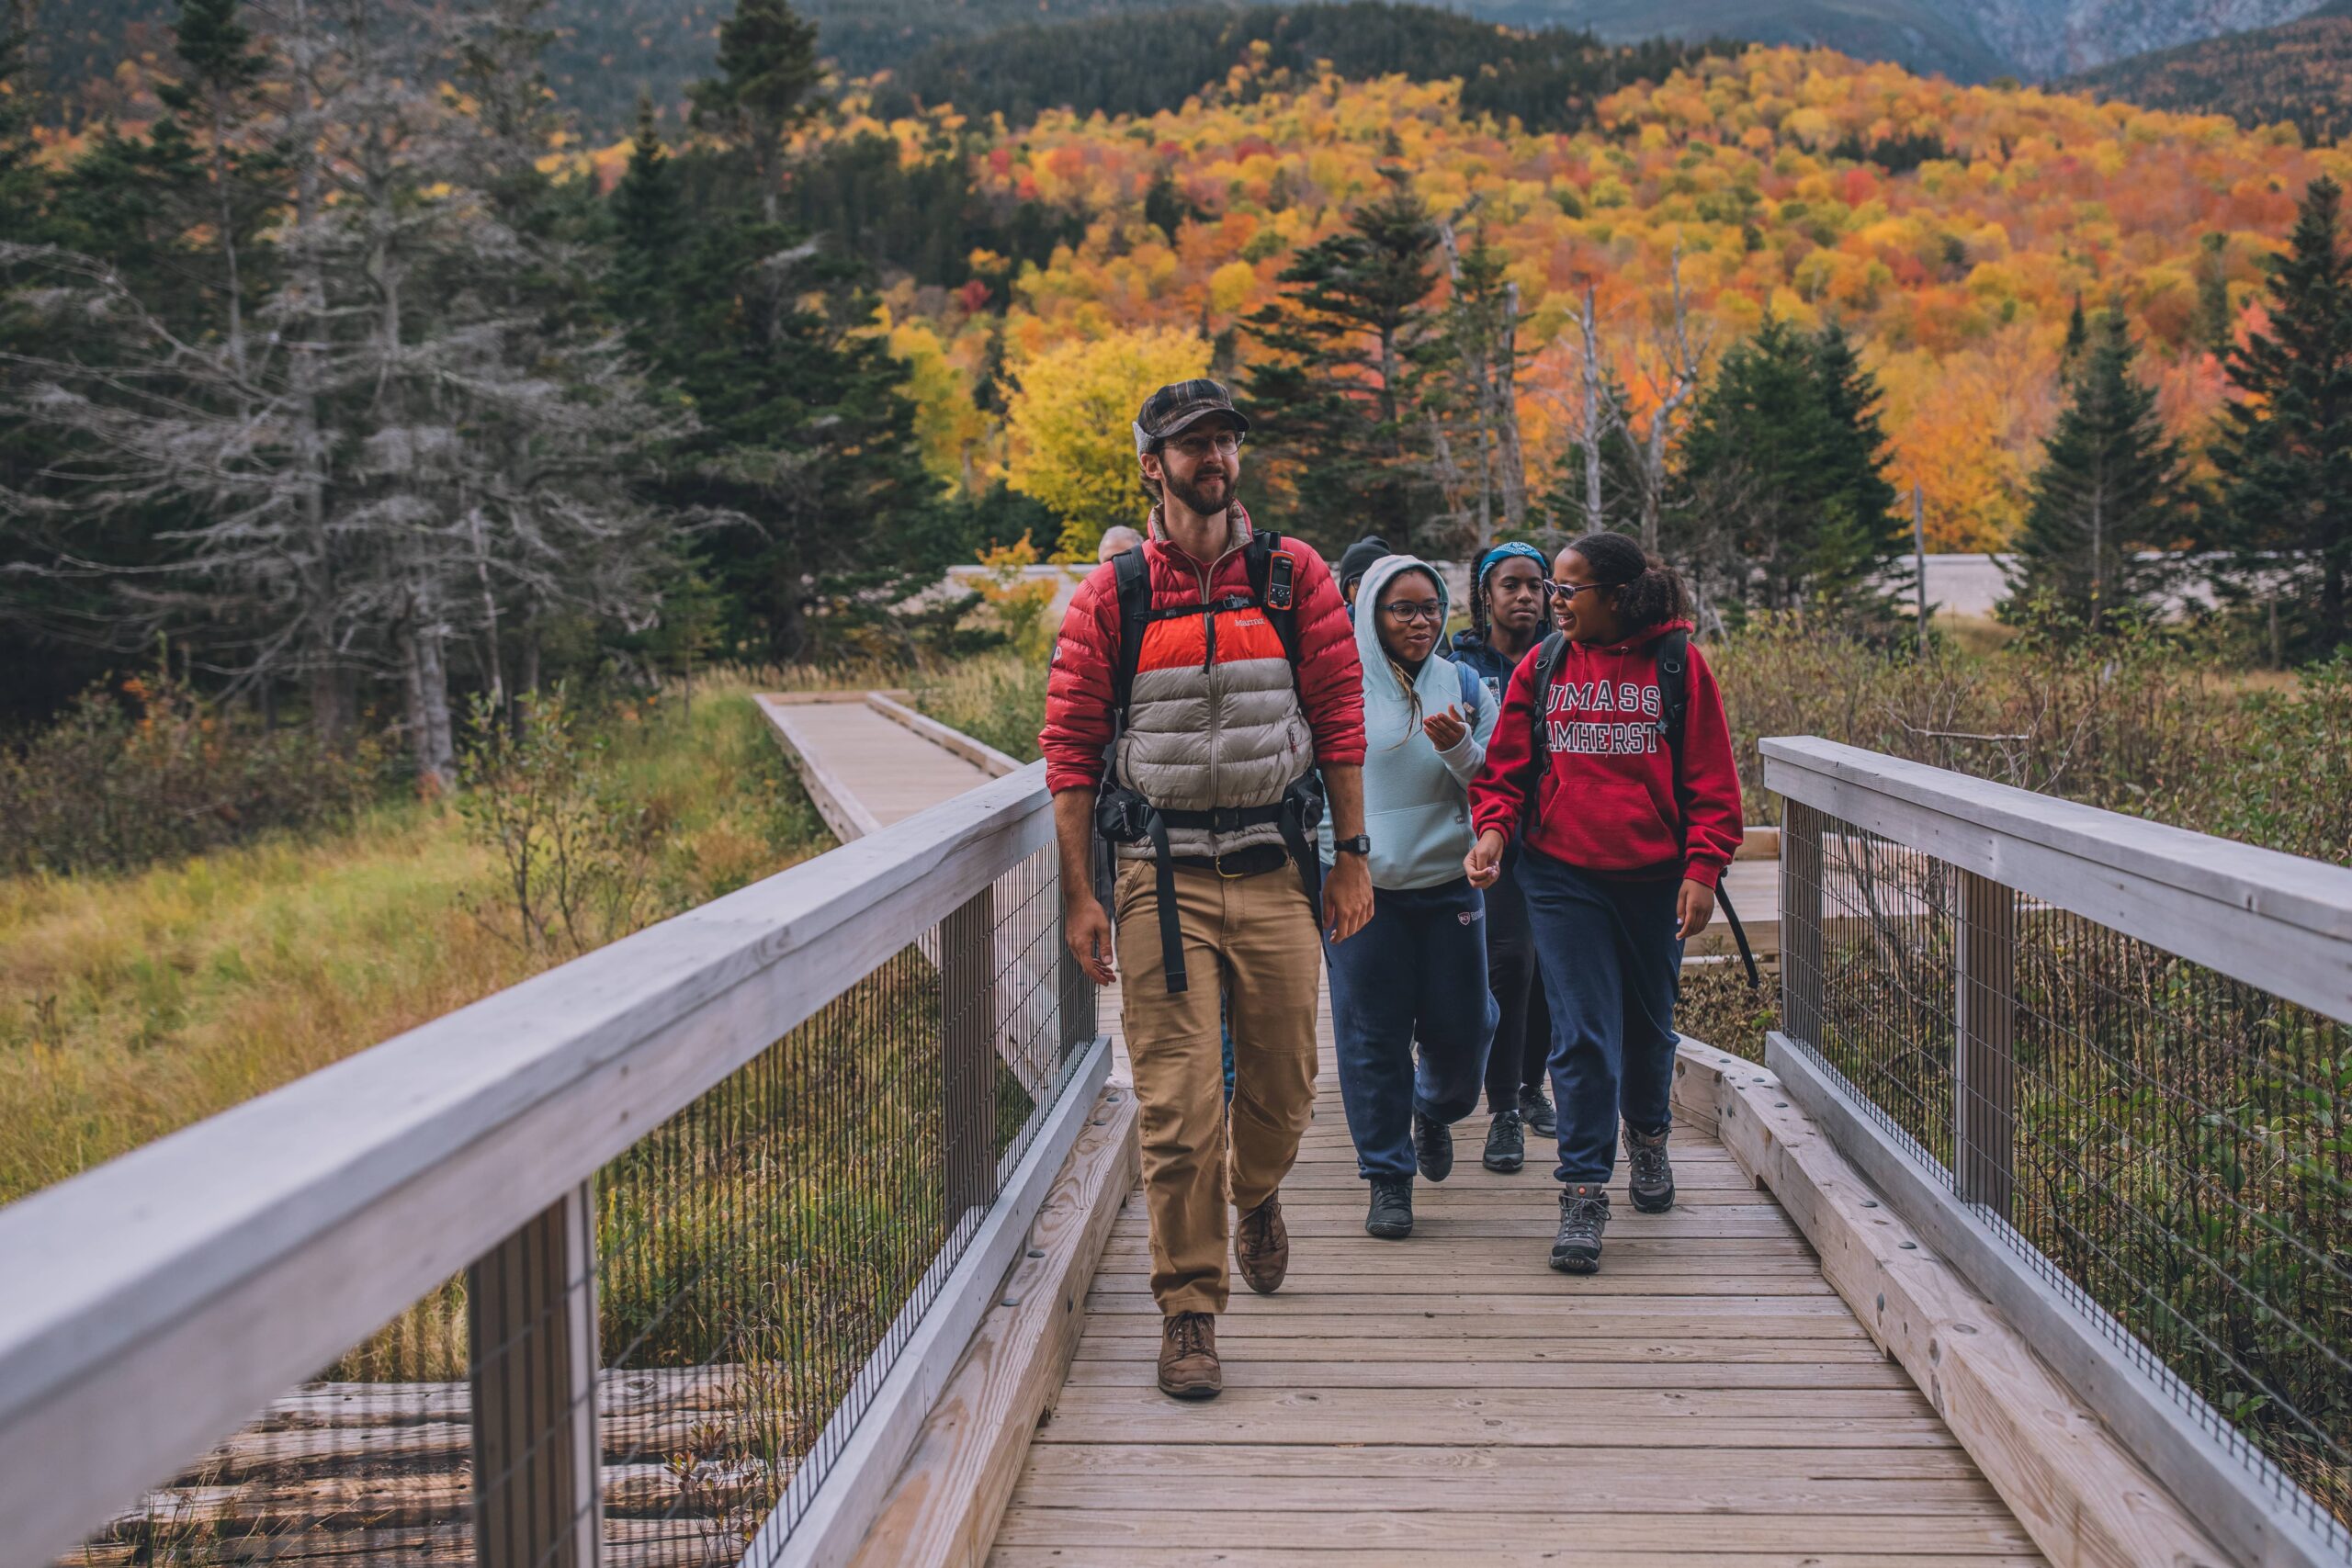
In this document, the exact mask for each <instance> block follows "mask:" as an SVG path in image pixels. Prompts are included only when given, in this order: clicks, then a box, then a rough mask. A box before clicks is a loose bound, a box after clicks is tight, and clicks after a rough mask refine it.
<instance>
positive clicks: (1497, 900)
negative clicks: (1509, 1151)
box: [1487, 843, 1552, 1113]
mask: <svg viewBox="0 0 2352 1568" xmlns="http://www.w3.org/2000/svg"><path fill="white" fill-rule="evenodd" d="M1525 853H1526V850H1525V849H1524V848H1523V847H1521V845H1519V844H1517V843H1514V844H1512V845H1511V846H1510V849H1508V850H1506V851H1504V852H1503V866H1502V875H1501V876H1500V877H1498V879H1497V880H1496V882H1495V885H1494V886H1492V887H1489V888H1487V989H1488V990H1490V991H1492V992H1494V994H1495V1007H1496V1015H1495V1040H1494V1043H1493V1044H1491V1045H1489V1046H1488V1047H1487V1110H1488V1111H1494V1112H1497V1113H1499V1112H1501V1111H1516V1110H1518V1109H1519V1091H1520V1089H1521V1087H1522V1086H1527V1085H1533V1084H1542V1083H1549V1082H1550V1081H1551V1072H1552V1010H1551V1008H1550V1007H1548V1006H1547V1005H1545V1003H1544V976H1543V975H1542V973H1541V972H1540V971H1539V970H1538V969H1537V968H1536V965H1535V942H1534V940H1533V938H1532V935H1531V934H1530V931H1529V929H1528V924H1527V899H1526V898H1525V897H1524V896H1522V895H1521V892H1520V890H1519V862H1520V857H1521V856H1522V855H1524V854H1525Z"/></svg>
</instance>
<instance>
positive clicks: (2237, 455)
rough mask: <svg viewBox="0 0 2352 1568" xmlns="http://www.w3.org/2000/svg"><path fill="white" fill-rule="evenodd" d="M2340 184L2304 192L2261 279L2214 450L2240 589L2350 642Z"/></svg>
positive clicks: (2350, 261) (2348, 283)
mask: <svg viewBox="0 0 2352 1568" xmlns="http://www.w3.org/2000/svg"><path fill="white" fill-rule="evenodd" d="M2343 200H2344V192H2343V187H2342V186H2338V185H2337V184H2336V183H2335V181H2334V180H2332V179H2330V178H2328V177H2326V176H2324V175H2322V176H2321V177H2320V178H2318V179H2315V180H2313V181H2312V183H2311V186H2310V188H2309V189H2308V190H2307V191H2306V192H2305V193H2304V196H2303V201H2302V208H2301V213H2300V214H2299V215H2298V217H2297V219H2296V221H2295V230H2294V233H2293V235H2292V236H2291V238H2290V242H2289V244H2288V249H2287V252H2286V254H2284V255H2282V256H2280V257H2278V259H2277V260H2276V261H2274V262H2273V263H2272V264H2271V269H2270V276H2269V278H2268V280H2267V284H2266V285H2265V293H2266V296H2267V298H2266V299H2265V305H2266V307H2267V310H2266V313H2267V316H2268V318H2269V319H2268V321H2267V325H2265V326H2264V327H2263V328H2262V329H2261V330H2260V331H2257V332H2252V333H2248V334H2247V337H2246V341H2245V343H2244V344H2240V345H2239V346H2238V347H2237V348H2236V349H2235V350H2234V351H2233V353H2232V354H2231V355H2230V358H2229V377H2230V381H2231V384H2232V385H2233V387H2234V388H2235V389H2236V391H2237V393H2238V395H2237V396H2236V397H2235V398H2234V399H2233V400H2232V401H2231V403H2230V405H2229V407H2228V409H2227V410H2226V411H2225V413H2224V419H2223V425H2222V437H2221V440H2220V441H2219V442H2218V443H2217V444H2216V446H2215V448H2214V453H2213V460H2214V464H2215V466H2216V467H2217V468H2219V469H2220V470H2221V475H2222V487H2223V493H2222V530H2221V533H2222V542H2223V543H2225V544H2226V545H2228V546H2230V547H2233V550H2234V552H2235V554H2236V557H2237V567H2238V571H2237V578H2238V586H2239V587H2240V589H2241V591H2244V592H2258V593H2266V594H2272V595H2282V596H2285V597H2286V598H2287V599H2288V601H2289V605H2288V608H2289V614H2290V616H2291V617H2292V618H2293V619H2294V620H2296V621H2297V622H2299V623H2300V624H2298V625H2296V626H2294V628H2293V629H2294V631H2295V632H2296V633H2297V634H2298V635H2297V637H2296V640H2297V641H2299V642H2301V643H2303V644H2304V646H2305V648H2306V649H2309V650H2312V651H2320V652H2324V651H2326V650H2328V649H2335V648H2340V647H2342V646H2344V644H2345V643H2346V642H2347V641H2352V604H2347V592H2352V254H2346V249H2345V246H2344V243H2343V238H2342V235H2341V232H2340V229H2341V219H2342V210H2343Z"/></svg>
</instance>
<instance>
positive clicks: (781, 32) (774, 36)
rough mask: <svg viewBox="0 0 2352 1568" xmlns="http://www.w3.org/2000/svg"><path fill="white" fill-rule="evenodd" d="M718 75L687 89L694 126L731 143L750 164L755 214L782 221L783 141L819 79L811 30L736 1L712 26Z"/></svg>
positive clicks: (805, 113)
mask: <svg viewBox="0 0 2352 1568" xmlns="http://www.w3.org/2000/svg"><path fill="white" fill-rule="evenodd" d="M821 74H822V73H821V71H820V67H819V65H818V63H817V28H816V24H814V23H813V22H809V21H806V20H804V19H803V18H802V17H800V16H799V15H798V14H797V13H796V12H795V11H794V10H793V9H792V7H791V6H788V5H786V3H785V0H739V4H738V5H737V6H736V7H735V14H734V15H733V16H732V17H729V18H728V19H727V20H725V21H723V22H721V23H719V24H718V75H717V76H715V77H712V78H710V79H708V80H707V81H702V82H697V83H695V85H694V86H693V87H692V88H690V89H689V94H690V96H692V98H693V100H694V118H695V124H696V125H697V126H700V127H702V128H703V129H705V130H711V131H714V132H716V133H718V135H719V136H721V137H724V138H725V139H727V140H728V141H729V142H731V143H732V144H733V145H734V146H735V148H736V149H737V150H738V151H739V152H741V153H742V154H743V155H744V156H745V157H746V158H747V159H749V160H750V163H751V165H752V183H753V188H754V189H755V190H756V191H757V192H758V194H759V202H760V215H761V216H762V217H763V218H764V219H766V220H767V221H769V222H771V223H774V222H775V221H776V220H777V219H778V218H779V217H781V216H782V210H783V209H782V207H781V205H780V199H781V197H782V194H783V169H784V155H785V148H784V141H785V138H786V136H788V135H789V134H791V132H792V130H793V128H794V127H796V126H797V125H799V124H800V123H801V122H802V121H803V120H805V119H807V118H809V93H810V92H812V91H813V90H815V88H816V85H817V83H818V80H819V78H820V75H821Z"/></svg>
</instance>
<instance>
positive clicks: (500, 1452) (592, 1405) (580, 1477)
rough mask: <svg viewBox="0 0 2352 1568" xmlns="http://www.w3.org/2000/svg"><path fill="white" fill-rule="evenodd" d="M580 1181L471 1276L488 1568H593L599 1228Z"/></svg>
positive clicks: (469, 1309)
mask: <svg viewBox="0 0 2352 1568" xmlns="http://www.w3.org/2000/svg"><path fill="white" fill-rule="evenodd" d="M595 1213H596V1210H595V1202H594V1192H593V1190H592V1188H591V1187H590V1186H588V1185H586V1184H583V1185H582V1186H580V1187H576V1188H574V1189H572V1190H571V1191H570V1192H567V1193H566V1194H564V1196H563V1197H561V1198H560V1199H558V1200H557V1201H555V1202H554V1203H552V1204H549V1205H548V1207H547V1208H545V1209H543V1210H541V1211H540V1212H539V1213H538V1214H537V1216H536V1217H534V1218H533V1219H532V1220H531V1221H530V1222H529V1223H528V1224H525V1225H524V1226H523V1227H522V1229H520V1230H518V1231H516V1232H515V1233H514V1234H513V1235H510V1236H508V1237H507V1238H506V1239H505V1240H504V1241H503V1242H501V1243H499V1244H498V1246H497V1247H494V1248H492V1250H491V1251H489V1252H487V1253H485V1254H483V1255H482V1256H481V1258H477V1259H475V1260H474V1263H473V1265H472V1266H471V1267H470V1268H469V1269H467V1270H466V1322H467V1329H468V1332H469V1334H470V1335H471V1336H472V1345H473V1372H472V1384H473V1426H474V1452H473V1460H474V1552H475V1562H477V1563H478V1564H480V1568H595V1564H596V1563H597V1562H598V1561H599V1559H600V1557H601V1555H602V1551H603V1545H604V1506H603V1498H602V1492H601V1488H600V1487H599V1485H598V1477H597V1462H598V1460H599V1458H600V1455H599V1451H598V1450H597V1447H596V1362H597V1348H596V1263H595V1260H596V1220H595Z"/></svg>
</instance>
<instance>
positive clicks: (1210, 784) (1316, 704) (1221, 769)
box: [1038, 505, 1363, 860]
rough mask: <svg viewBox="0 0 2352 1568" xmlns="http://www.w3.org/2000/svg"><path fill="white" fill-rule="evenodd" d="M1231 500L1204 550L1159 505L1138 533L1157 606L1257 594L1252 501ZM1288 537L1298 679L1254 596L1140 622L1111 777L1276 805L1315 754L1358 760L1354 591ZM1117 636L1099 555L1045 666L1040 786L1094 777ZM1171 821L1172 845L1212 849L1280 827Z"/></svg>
mask: <svg viewBox="0 0 2352 1568" xmlns="http://www.w3.org/2000/svg"><path fill="white" fill-rule="evenodd" d="M1229 516H1230V518H1231V523H1232V527H1231V531H1230V533H1229V534H1228V535H1227V539H1226V546H1225V550H1224V553H1223V554H1221V555H1219V556H1218V557H1217V558H1216V560H1215V561H1213V562H1207V563H1203V562H1201V561H1197V560H1195V559H1193V558H1192V557H1191V556H1190V555H1187V554H1185V553H1184V552H1183V551H1182V550H1180V549H1178V548H1177V547H1175V546H1174V545H1173V544H1171V543H1170V542H1169V539H1168V536H1167V534H1166V532H1165V530H1164V529H1163V527H1162V525H1161V523H1160V516H1159V509H1158V508H1157V507H1155V508H1153V510H1152V513H1151V522H1150V527H1149V530H1148V531H1149V534H1150V540H1149V542H1148V544H1146V545H1145V546H1144V558H1145V560H1146V562H1147V563H1148V565H1149V567H1150V570H1151V604H1152V608H1153V609H1155V610H1164V609H1173V608H1176V607H1178V606H1181V605H1189V604H1207V603H1208V602H1209V601H1211V600H1213V599H1222V598H1225V597H1227V595H1232V596H1236V597H1238V598H1242V599H1247V598H1248V597H1249V596H1250V570H1249V565H1248V563H1247V562H1246V561H1245V560H1244V559H1243V557H1242V551H1243V547H1245V546H1246V545H1248V544H1249V542H1250V516H1249V513H1246V512H1244V511H1243V510H1242V509H1241V508H1240V506H1238V505H1236V506H1234V507H1233V508H1231V510H1230V513H1229ZM1283 549H1284V550H1286V551H1288V552H1289V553H1290V555H1291V556H1292V558H1294V559H1295V562H1296V568H1295V572H1294V575H1293V578H1292V592H1293V594H1294V596H1295V602H1296V604H1297V606H1298V648H1299V664H1298V672H1297V681H1296V683H1295V687H1294V684H1293V682H1292V678H1291V668H1290V660H1289V659H1288V657H1287V656H1286V655H1285V654H1284V653H1283V645H1282V638H1281V637H1279V636H1277V635H1276V633H1275V631H1274V627H1273V626H1272V623H1271V622H1269V621H1268V620H1267V619H1266V615H1265V613H1264V612H1263V611H1262V610H1257V609H1243V610H1217V611H1214V612H1212V613H1211V614H1209V615H1186V616H1181V617H1178V618H1176V619H1172V620H1165V621H1154V622H1152V623H1151V624H1150V626H1148V627H1147V628H1146V630H1145V634H1144V641H1143V649H1142V652H1141V655H1140V657H1138V659H1137V660H1136V684H1135V696H1134V702H1133V704H1132V705H1131V706H1130V708H1129V710H1128V715H1127V730H1126V733H1125V735H1124V736H1123V737H1121V738H1120V741H1119V755H1118V758H1117V762H1118V770H1119V777H1120V779H1121V780H1122V781H1124V782H1125V784H1127V785H1128V787H1130V788H1132V789H1134V790H1136V791H1137V792H1138V793H1140V794H1141V795H1143V796H1144V798H1145V799H1147V800H1148V801H1150V802H1151V804H1152V805H1154V806H1157V807H1159V808H1160V809H1162V810H1164V811H1205V810H1209V809H1211V808H1214V807H1248V806H1272V805H1274V804H1275V803H1276V802H1278V801H1280V800H1281V799H1282V797H1283V790H1285V789H1287V788H1288V787H1289V786H1290V784H1291V781H1292V780H1294V779H1295V778H1297V777H1298V776H1299V775H1300V774H1301V773H1305V772H1306V770H1307V767H1308V766H1309V764H1310V762H1312V763H1320V764H1328V765H1330V766H1335V767H1358V766H1361V765H1362V764H1363V668H1362V665H1361V664H1360V663H1359V662H1358V660H1357V657H1356V644H1355V632H1354V628H1353V627H1352V626H1351V625H1350V624H1349V621H1348V608H1347V603H1346V601H1344V600H1343V599H1341V598H1340V589H1339V585H1338V584H1337V583H1335V582H1333V581H1331V571H1330V569H1329V567H1327V566H1326V565H1324V563H1323V558H1322V557H1321V556H1319V555H1317V553H1316V552H1315V550H1314V548H1313V547H1310V546H1308V545H1306V544H1304V543H1302V542H1301V541H1299V540H1297V539H1293V538H1285V539H1284V540H1283ZM1118 650H1119V590H1118V584H1117V574H1116V572H1115V570H1114V568H1113V567H1112V566H1111V564H1110V563H1108V562H1105V563H1104V564H1103V565H1102V566H1099V567H1096V568H1095V569H1094V570H1093V571H1091V573H1089V574H1088V576H1087V579H1086V581H1084V582H1083V583H1081V584H1080V586H1079V590H1078V593H1077V596H1076V597H1075V598H1073V599H1071V601H1070V604H1069V612H1068V613H1067V614H1066V615H1064V616H1063V617H1062V629H1061V636H1060V637H1059V638H1058V639H1057V641H1056V642H1055V644H1054V660H1053V668H1052V670H1051V671H1050V672H1049V674H1048V675H1047V678H1046V728H1045V732H1044V733H1043V734H1042V735H1041V736H1040V737H1039V738H1038V739H1039V744H1040V745H1041V747H1042V748H1043V750H1045V753H1046V788H1047V789H1048V790H1050V791H1051V792H1052V793H1054V794H1056V795H1059V794H1060V793H1061V792H1062V791H1064V790H1069V789H1094V788H1098V787H1100V786H1101V784H1102V783H1103V750H1104V749H1105V748H1106V747H1108V746H1109V745H1110V743H1111V729H1112V712H1111V703H1112V684H1113V677H1114V673H1115V669H1116V665H1117V662H1118ZM1302 697H1303V698H1304V699H1305V702H1304V711H1302V705H1301V701H1300V699H1301V698H1302ZM1168 837H1169V851H1170V853H1172V854H1176V855H1184V856H1193V855H1218V854H1230V853H1231V852H1234V851H1236V850H1239V849H1246V848H1248V847H1250V846H1251V845H1253V844H1261V843H1272V844H1278V843H1280V842H1282V829H1281V828H1280V826H1279V825H1277V824H1275V823H1271V822H1267V823H1260V824H1256V825H1254V826H1251V827H1248V828H1242V829H1238V830H1236V831H1233V832H1226V833H1217V832H1212V831H1211V830H1210V829H1205V828H1180V829H1170V832H1169V836H1168ZM1118 852H1119V854H1120V855H1121V856H1122V857H1123V858H1125V859H1131V860H1145V859H1149V858H1150V856H1151V852H1152V848H1151V845H1149V844H1148V843H1144V844H1122V845H1120V846H1119V851H1118Z"/></svg>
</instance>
